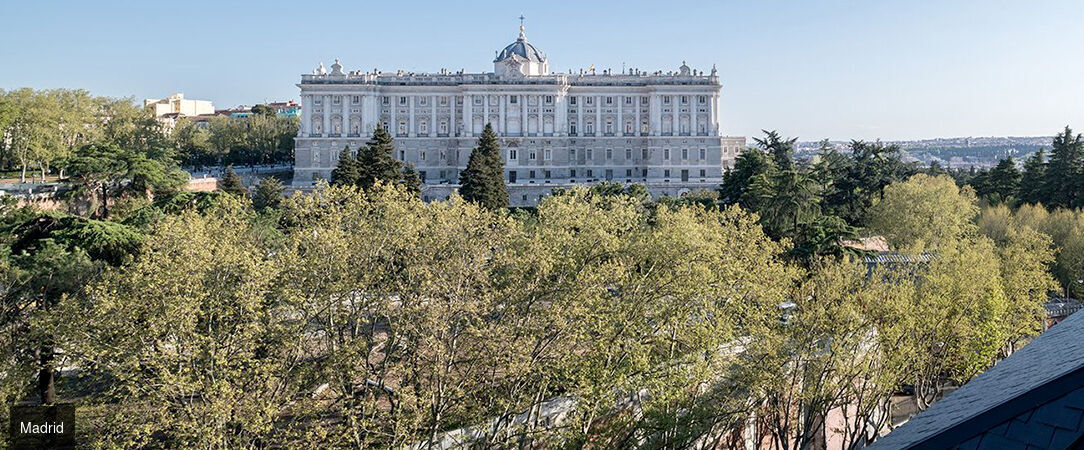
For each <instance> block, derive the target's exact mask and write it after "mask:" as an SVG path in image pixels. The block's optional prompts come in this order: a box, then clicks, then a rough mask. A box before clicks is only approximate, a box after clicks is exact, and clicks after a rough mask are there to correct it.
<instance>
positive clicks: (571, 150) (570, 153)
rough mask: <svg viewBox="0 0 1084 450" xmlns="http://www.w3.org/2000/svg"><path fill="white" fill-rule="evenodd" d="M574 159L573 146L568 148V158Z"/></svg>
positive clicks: (574, 151) (574, 150)
mask: <svg viewBox="0 0 1084 450" xmlns="http://www.w3.org/2000/svg"><path fill="white" fill-rule="evenodd" d="M575 159H576V149H574V148H570V149H568V160H569V161H572V160H575Z"/></svg>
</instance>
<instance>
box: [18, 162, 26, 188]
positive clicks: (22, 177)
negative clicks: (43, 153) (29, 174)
mask: <svg viewBox="0 0 1084 450" xmlns="http://www.w3.org/2000/svg"><path fill="white" fill-rule="evenodd" d="M19 166H20V168H21V169H22V175H20V176H19V182H20V183H26V164H20V165H19Z"/></svg>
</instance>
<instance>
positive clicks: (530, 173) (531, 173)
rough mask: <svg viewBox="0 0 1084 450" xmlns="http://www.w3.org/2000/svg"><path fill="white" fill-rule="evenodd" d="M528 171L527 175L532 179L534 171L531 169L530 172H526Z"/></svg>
mask: <svg viewBox="0 0 1084 450" xmlns="http://www.w3.org/2000/svg"><path fill="white" fill-rule="evenodd" d="M528 173H529V175H530V177H531V179H532V180H533V179H534V171H533V170H532V171H530V172H528Z"/></svg>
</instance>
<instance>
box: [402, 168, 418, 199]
mask: <svg viewBox="0 0 1084 450" xmlns="http://www.w3.org/2000/svg"><path fill="white" fill-rule="evenodd" d="M402 184H403V187H405V188H406V189H407V192H410V193H411V194H414V195H415V196H420V195H422V178H421V176H420V175H419V174H418V171H417V170H415V169H414V165H413V164H410V163H406V164H403V177H402Z"/></svg>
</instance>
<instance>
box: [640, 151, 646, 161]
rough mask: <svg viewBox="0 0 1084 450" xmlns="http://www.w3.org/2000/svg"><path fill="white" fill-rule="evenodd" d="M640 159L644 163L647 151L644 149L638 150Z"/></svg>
mask: <svg viewBox="0 0 1084 450" xmlns="http://www.w3.org/2000/svg"><path fill="white" fill-rule="evenodd" d="M640 157H641V158H643V159H644V160H645V161H646V160H647V149H646V148H644V149H640Z"/></svg>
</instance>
